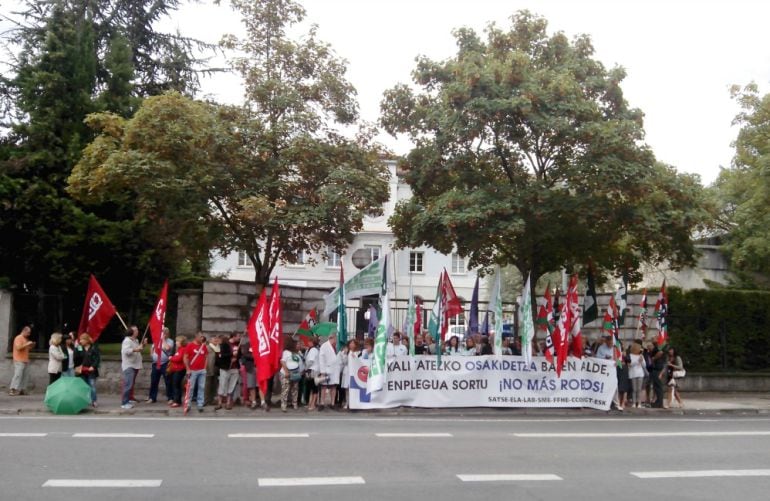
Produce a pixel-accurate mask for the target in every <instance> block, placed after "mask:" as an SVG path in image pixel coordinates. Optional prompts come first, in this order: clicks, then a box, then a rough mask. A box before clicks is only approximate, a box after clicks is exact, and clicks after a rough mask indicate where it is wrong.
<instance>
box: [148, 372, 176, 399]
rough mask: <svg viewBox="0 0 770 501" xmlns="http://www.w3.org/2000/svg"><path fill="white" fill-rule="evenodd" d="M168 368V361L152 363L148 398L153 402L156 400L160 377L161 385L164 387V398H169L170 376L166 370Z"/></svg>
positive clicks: (170, 395)
mask: <svg viewBox="0 0 770 501" xmlns="http://www.w3.org/2000/svg"><path fill="white" fill-rule="evenodd" d="M167 368H168V362H166V363H165V364H161V365H160V369H158V365H157V364H155V363H153V364H152V372H150V400H152V401H153V402H155V401H156V400H158V388H159V387H160V378H163V386H165V387H166V400H171V399H172V398H171V397H172V394H171V377H170V376H169V375H168V373H167V372H166V369H167Z"/></svg>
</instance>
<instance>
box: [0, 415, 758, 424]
mask: <svg viewBox="0 0 770 501" xmlns="http://www.w3.org/2000/svg"><path fill="white" fill-rule="evenodd" d="M5 420H17V421H21V420H23V421H58V422H64V421H124V422H125V421H131V422H139V421H152V422H155V421H170V422H174V421H179V422H185V423H210V422H220V423H237V422H243V423H260V422H264V423H272V422H282V423H291V422H297V423H318V422H339V423H354V422H367V423H372V422H375V423H409V422H415V423H423V422H424V423H613V422H617V423H635V422H639V423H661V422H672V423H673V422H676V423H751V422H754V423H758V422H761V423H767V422H768V421H770V417H767V418H688V417H672V418H632V417H620V418H612V417H596V418H551V417H549V416H543V417H542V418H539V419H532V418H521V417H519V416H511V417H510V418H485V417H478V418H462V417H430V416H429V415H426V416H424V417H422V416H418V415H415V416H400V417H375V415H374V414H371V415H369V414H362V415H361V417H339V418H337V417H335V418H324V417H305V418H301V417H288V416H287V417H285V418H282V417H279V418H272V417H269V418H268V417H261V416H260V417H209V418H205V417H198V416H193V417H186V418H185V417H174V416H163V417H146V416H136V415H132V416H88V415H84V416H4V415H0V421H5Z"/></svg>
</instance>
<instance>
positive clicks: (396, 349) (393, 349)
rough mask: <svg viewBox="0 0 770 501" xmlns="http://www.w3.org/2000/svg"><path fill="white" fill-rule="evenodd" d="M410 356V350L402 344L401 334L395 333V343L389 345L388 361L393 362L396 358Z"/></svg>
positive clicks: (386, 352) (386, 354)
mask: <svg viewBox="0 0 770 501" xmlns="http://www.w3.org/2000/svg"><path fill="white" fill-rule="evenodd" d="M406 355H409V350H408V349H407V348H406V346H404V345H403V344H401V333H400V332H394V333H393V341H392V342H390V343H388V346H387V348H386V351H385V356H386V358H387V359H388V360H392V359H394V358H396V357H402V356H406Z"/></svg>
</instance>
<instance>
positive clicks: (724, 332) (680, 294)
mask: <svg viewBox="0 0 770 501" xmlns="http://www.w3.org/2000/svg"><path fill="white" fill-rule="evenodd" d="M669 331H670V338H671V343H672V344H673V345H674V346H675V347H676V348H677V350H679V351H680V352H681V355H682V358H683V359H684V361H685V364H686V365H687V368H688V370H689V369H692V370H696V371H736V370H738V371H757V370H770V293H768V292H762V291H735V290H691V291H686V292H684V291H682V290H680V289H676V288H672V289H670V290H669Z"/></svg>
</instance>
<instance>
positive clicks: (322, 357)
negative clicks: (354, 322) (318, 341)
mask: <svg viewBox="0 0 770 501" xmlns="http://www.w3.org/2000/svg"><path fill="white" fill-rule="evenodd" d="M318 373H319V382H320V384H321V398H320V402H319V404H320V405H319V406H318V407H319V410H320V409H322V408H323V406H324V405H325V404H326V398H327V396H328V397H329V405H334V400H335V398H336V397H337V385H338V384H340V364H339V359H338V358H337V334H336V333H332V334H330V335H329V339H327V341H326V342H325V343H323V344H322V345H321V350H320V352H319V353H318Z"/></svg>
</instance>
